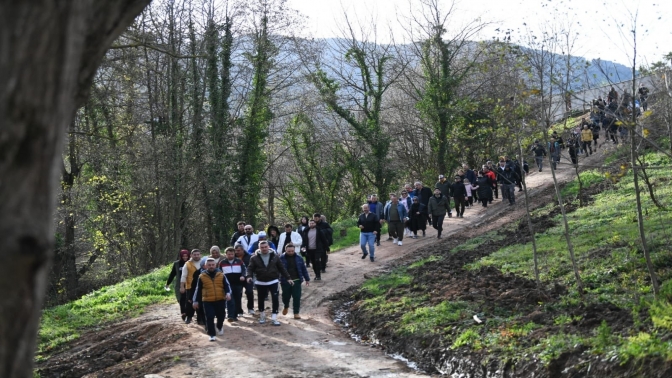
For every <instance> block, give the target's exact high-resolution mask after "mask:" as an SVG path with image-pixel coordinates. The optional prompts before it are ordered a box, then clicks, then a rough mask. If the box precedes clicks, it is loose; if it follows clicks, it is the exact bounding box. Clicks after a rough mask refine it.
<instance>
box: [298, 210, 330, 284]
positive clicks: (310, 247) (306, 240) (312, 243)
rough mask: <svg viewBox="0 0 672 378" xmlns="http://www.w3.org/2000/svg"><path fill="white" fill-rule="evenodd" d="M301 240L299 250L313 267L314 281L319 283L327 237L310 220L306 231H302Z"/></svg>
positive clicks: (313, 221)
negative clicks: (304, 253) (303, 252)
mask: <svg viewBox="0 0 672 378" xmlns="http://www.w3.org/2000/svg"><path fill="white" fill-rule="evenodd" d="M301 238H302V242H301V249H302V250H305V251H306V254H307V255H308V259H309V260H310V264H311V265H312V266H313V272H315V281H321V280H322V270H323V268H322V262H323V261H324V258H323V255H324V254H325V249H326V248H327V245H328V243H329V242H328V241H327V237H326V236H325V235H324V232H322V231H321V230H320V229H318V228H317V223H316V222H315V220H313V219H311V220H310V221H308V229H307V230H304V231H303V234H301Z"/></svg>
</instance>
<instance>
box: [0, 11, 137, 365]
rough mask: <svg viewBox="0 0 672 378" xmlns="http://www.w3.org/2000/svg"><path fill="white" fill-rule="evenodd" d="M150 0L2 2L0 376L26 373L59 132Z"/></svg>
mask: <svg viewBox="0 0 672 378" xmlns="http://www.w3.org/2000/svg"><path fill="white" fill-rule="evenodd" d="M148 3H149V0H118V1H102V0H78V1H58V0H42V1H12V0H0V240H2V242H3V246H2V248H1V249H0V262H1V263H2V265H3V266H5V267H8V269H5V270H4V273H3V274H2V275H0V285H1V287H3V288H5V290H4V294H3V295H2V296H0V308H2V311H1V312H0V376H2V377H7V378H11V377H32V376H33V354H34V352H35V341H36V334H37V329H38V322H39V317H40V310H41V307H42V302H43V299H44V290H45V284H46V279H47V272H48V266H49V264H50V263H51V258H52V254H53V252H52V247H53V238H54V223H53V210H54V205H55V200H56V196H57V190H56V188H57V186H56V185H57V182H58V174H59V173H60V169H59V168H60V164H59V159H60V155H61V150H62V147H63V138H64V135H65V130H66V127H67V126H68V124H69V123H70V122H71V121H72V118H73V115H74V112H75V110H76V108H77V106H79V105H80V104H81V103H83V100H84V99H85V98H86V96H87V89H88V87H89V86H90V84H91V81H92V79H93V75H94V73H95V71H96V68H97V67H98V65H99V64H100V61H101V59H102V57H103V56H104V54H105V51H106V50H107V48H108V47H109V46H110V44H111V43H112V42H113V41H114V39H115V38H117V36H118V35H119V34H120V33H121V32H122V31H123V30H124V29H125V28H126V27H127V26H128V25H129V24H130V23H131V22H132V21H133V18H134V17H135V16H136V15H137V14H138V13H140V11H142V9H143V8H144V7H145V6H146V5H147V4H148Z"/></svg>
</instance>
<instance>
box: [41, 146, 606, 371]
mask: <svg viewBox="0 0 672 378" xmlns="http://www.w3.org/2000/svg"><path fill="white" fill-rule="evenodd" d="M601 155H602V154H601V153H599V154H594V155H593V156H591V157H590V158H588V159H586V162H587V163H592V164H593V165H595V164H596V163H598V162H599V160H600V159H601ZM530 171H531V174H530V175H529V176H528V177H527V185H528V188H529V193H530V195H531V196H532V197H531V204H532V206H533V207H539V206H543V205H544V204H546V203H547V202H548V201H549V198H550V196H549V193H552V190H551V188H552V178H551V173H550V170H549V169H545V170H544V171H543V172H537V171H536V169H535V167H533V166H531V167H530ZM556 175H557V177H558V181H560V182H566V181H569V180H571V179H573V177H574V170H573V169H572V168H570V167H569V166H568V165H563V166H562V167H561V168H560V169H558V170H557V171H556ZM500 198H501V197H500ZM524 207H525V205H524V198H523V193H521V192H518V191H516V206H514V207H509V206H508V203H507V204H505V203H502V201H501V199H500V200H495V201H494V202H493V204H492V205H490V206H489V207H488V208H487V209H484V208H482V207H481V206H480V205H476V206H474V207H471V208H468V209H467V210H466V212H465V215H464V218H462V219H458V218H447V219H446V220H445V222H444V235H445V236H444V238H443V239H441V240H437V239H436V231H435V230H433V229H431V228H430V229H428V230H427V236H426V237H424V238H423V237H422V236H421V237H420V238H419V239H415V240H414V239H404V245H403V246H397V245H392V243H391V242H387V241H385V239H386V235H384V236H383V241H382V242H381V246H380V247H378V248H376V262H374V263H372V262H370V261H369V260H368V259H366V260H362V259H360V256H361V251H360V249H359V246H353V247H350V248H347V249H344V250H341V251H339V252H336V253H333V254H331V255H330V257H329V266H328V267H327V273H325V274H322V279H323V281H321V282H313V281H311V283H310V285H309V286H308V287H304V290H303V299H302V306H301V316H302V317H303V318H302V319H301V320H295V319H293V318H292V317H291V311H290V313H289V314H288V315H289V316H283V315H281V314H280V315H279V316H278V319H279V320H280V322H281V323H282V325H281V326H280V327H274V326H272V325H271V324H270V323H266V324H263V325H261V324H259V323H258V317H253V316H249V315H245V316H244V317H242V318H241V320H240V321H239V322H237V323H228V322H226V323H225V330H224V336H218V340H217V341H216V342H209V341H208V338H207V336H206V335H205V333H204V332H203V329H202V327H200V326H197V325H196V324H190V325H185V324H184V323H183V322H182V321H181V319H180V317H179V309H178V307H177V304H173V303H171V304H165V305H157V306H152V307H150V308H148V309H147V310H146V312H145V314H144V315H142V316H140V317H137V318H133V319H128V320H125V321H122V322H120V323H116V324H113V325H110V326H108V327H105V328H104V329H99V330H93V331H89V332H87V333H84V334H82V336H81V337H80V338H79V339H77V340H75V341H74V342H72V343H71V344H70V345H69V346H68V349H67V350H64V351H62V352H60V353H57V354H55V355H52V356H50V358H49V359H48V360H46V361H45V362H42V363H40V364H38V369H39V370H38V371H39V372H40V373H41V376H42V377H82V376H86V377H110V376H115V377H138V376H143V375H145V374H158V375H159V376H162V377H221V376H230V375H232V376H238V377H420V376H428V375H426V374H424V373H422V372H419V371H416V370H413V369H410V368H409V367H408V366H407V365H406V363H405V362H402V361H399V360H395V359H394V358H392V357H390V356H388V355H386V354H385V352H384V350H382V349H381V348H379V347H375V346H374V347H372V346H370V345H364V344H360V343H357V342H356V341H355V340H353V339H352V338H350V337H349V336H348V335H347V334H345V333H343V332H342V330H341V326H340V325H339V324H337V323H335V322H334V320H333V318H332V316H331V315H330V311H329V310H330V304H331V301H330V300H329V298H330V297H332V296H334V295H335V294H337V293H339V292H342V291H344V290H346V289H348V288H350V287H352V286H355V285H359V284H361V283H362V282H363V281H364V280H365V279H366V278H367V277H371V276H374V275H376V274H377V273H379V272H381V271H385V270H386V269H388V268H389V265H391V264H393V263H394V262H396V261H397V260H399V259H409V258H410V259H413V256H412V255H413V253H414V252H415V251H416V250H418V249H421V248H424V247H430V246H431V245H436V244H438V243H441V244H443V243H455V242H457V240H454V239H456V237H455V235H456V234H458V233H461V234H462V235H461V236H460V238H462V237H463V235H469V234H477V233H479V232H484V231H485V230H484V229H494V228H497V227H499V226H500V225H502V224H504V223H507V222H510V221H512V220H513V219H517V218H519V217H521V216H522V215H523V214H524ZM476 227H478V228H476ZM311 277H312V272H311ZM243 300H244V301H245V299H244V298H243ZM267 303H268V306H270V303H269V302H267ZM255 307H256V306H255ZM281 308H282V304H281ZM267 313H270V309H268V310H267Z"/></svg>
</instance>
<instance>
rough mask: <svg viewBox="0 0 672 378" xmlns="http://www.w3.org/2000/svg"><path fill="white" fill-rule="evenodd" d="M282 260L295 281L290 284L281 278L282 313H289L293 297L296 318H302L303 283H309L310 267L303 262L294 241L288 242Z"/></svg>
mask: <svg viewBox="0 0 672 378" xmlns="http://www.w3.org/2000/svg"><path fill="white" fill-rule="evenodd" d="M280 261H281V262H282V265H284V266H285V269H287V273H289V277H290V280H291V281H292V282H293V284H290V283H289V281H288V280H287V279H286V278H285V277H281V278H280V286H281V287H282V304H283V308H282V315H287V312H289V300H290V299H292V311H293V314H294V319H301V315H299V313H300V312H301V284H302V283H303V282H305V283H306V286H308V285H309V282H310V275H308V269H306V264H304V263H303V259H302V258H301V256H299V255H297V254H296V250H295V246H294V243H289V244H287V247H286V251H285V253H283V254H282V255H281V256H280Z"/></svg>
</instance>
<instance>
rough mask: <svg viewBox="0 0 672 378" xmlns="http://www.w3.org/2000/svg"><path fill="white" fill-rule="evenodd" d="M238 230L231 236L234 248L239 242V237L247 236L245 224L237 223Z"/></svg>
mask: <svg viewBox="0 0 672 378" xmlns="http://www.w3.org/2000/svg"><path fill="white" fill-rule="evenodd" d="M237 226H238V230H237V231H236V232H234V233H233V235H231V242H230V243H231V246H232V247H233V245H234V244H236V241H237V240H238V238H239V237H241V236H243V235H245V222H243V221H240V222H238V223H237Z"/></svg>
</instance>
